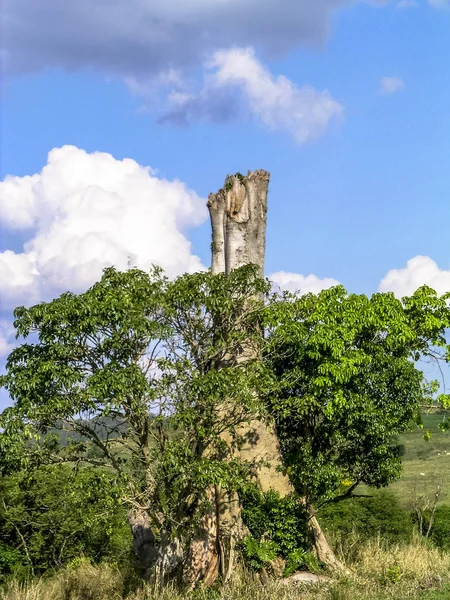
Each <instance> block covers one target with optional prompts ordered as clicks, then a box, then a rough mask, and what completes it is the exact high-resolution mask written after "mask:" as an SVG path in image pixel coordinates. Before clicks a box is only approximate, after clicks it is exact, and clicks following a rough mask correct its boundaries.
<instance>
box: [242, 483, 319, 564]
mask: <svg viewBox="0 0 450 600" xmlns="http://www.w3.org/2000/svg"><path fill="white" fill-rule="evenodd" d="M242 500H243V510H242V516H243V519H244V522H245V524H246V525H247V527H248V529H249V530H250V533H251V537H250V538H248V539H247V540H246V543H245V546H244V556H245V557H246V559H247V563H248V564H249V566H250V567H251V568H254V569H259V568H261V567H263V566H264V564H266V563H267V562H269V561H270V560H273V559H274V558H276V557H281V558H283V559H285V560H286V561H287V565H288V566H289V570H290V571H293V570H295V569H296V568H300V567H301V566H308V561H309V558H310V557H309V553H308V552H307V549H308V535H307V532H306V512H305V508H304V507H303V506H302V504H301V503H300V502H299V499H298V497H297V496H296V495H295V494H290V495H289V496H286V497H284V498H280V496H279V494H278V493H277V492H274V491H269V492H266V493H261V492H260V491H258V490H255V489H252V490H250V491H247V492H246V493H245V494H244V496H243V498H242ZM294 565H295V568H294Z"/></svg>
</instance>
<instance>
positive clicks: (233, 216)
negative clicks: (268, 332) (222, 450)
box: [187, 171, 291, 587]
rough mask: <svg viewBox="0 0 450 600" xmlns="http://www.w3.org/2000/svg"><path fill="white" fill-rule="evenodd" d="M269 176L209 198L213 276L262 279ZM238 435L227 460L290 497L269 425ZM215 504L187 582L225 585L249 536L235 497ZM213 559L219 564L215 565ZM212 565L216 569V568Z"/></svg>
mask: <svg viewBox="0 0 450 600" xmlns="http://www.w3.org/2000/svg"><path fill="white" fill-rule="evenodd" d="M268 185H269V173H267V171H255V172H254V173H252V172H249V173H248V175H247V177H243V176H242V175H239V174H238V175H235V176H231V177H230V176H228V177H227V179H226V180H225V185H224V187H223V188H222V189H220V190H219V191H218V192H217V193H216V194H210V195H209V198H208V208H209V212H210V217H211V226H212V244H211V251H212V273H213V274H218V273H226V274H227V275H228V274H229V273H230V272H231V271H232V270H233V269H237V268H239V267H242V266H244V265H249V264H253V265H257V266H258V267H259V273H260V276H261V277H262V276H263V275H264V256H265V246H266V214H267V191H268ZM255 357H256V350H255V349H254V348H252V347H251V346H250V344H248V347H245V348H242V352H241V353H240V354H239V356H233V357H227V362H228V364H229V361H230V358H231V360H232V361H233V362H234V363H235V364H242V363H243V362H244V361H248V360H253V359H254V358H255ZM236 433H237V435H238V436H239V437H240V438H241V439H245V440H247V441H245V442H244V444H243V445H242V447H241V448H240V449H239V451H237V450H236V449H232V446H233V445H232V443H231V436H229V435H227V434H224V439H225V440H226V441H227V443H228V446H229V448H230V454H229V458H232V456H233V453H236V452H238V453H239V456H240V457H241V458H242V459H243V460H244V461H246V462H249V463H252V464H257V463H259V462H264V463H265V465H264V466H260V465H258V466H257V468H256V470H255V478H256V480H257V482H258V483H259V485H260V487H261V489H262V491H267V490H269V489H271V488H272V489H275V490H276V491H278V492H279V493H280V495H281V496H284V495H286V494H287V493H289V492H290V491H291V487H290V483H289V479H288V478H287V476H285V475H284V474H283V473H282V472H281V470H279V469H278V467H281V455H280V451H279V448H278V440H277V437H276V434H275V430H274V428H273V427H272V426H271V425H268V424H267V423H265V422H263V421H261V420H258V419H255V420H254V421H253V422H251V423H250V424H247V425H245V426H244V425H242V426H240V427H238V431H237V432H236ZM208 494H209V495H210V496H211V497H213V498H214V502H215V506H216V515H217V516H216V519H215V520H213V519H212V517H211V518H209V519H207V522H206V521H205V523H204V524H203V525H204V526H203V528H201V531H200V532H199V534H198V536H197V537H196V539H194V541H193V542H192V544H191V548H190V551H189V567H188V569H187V575H188V582H189V584H190V585H191V587H192V586H193V585H195V582H197V581H199V580H200V579H203V578H206V579H208V581H210V582H211V581H212V580H213V579H214V574H218V573H220V574H221V576H222V578H223V579H224V580H225V581H226V580H227V579H229V578H230V576H231V574H232V571H233V566H234V557H235V546H236V542H237V541H239V540H240V539H242V538H244V537H245V535H247V533H248V531H247V530H246V527H245V525H244V523H243V521H242V517H241V507H240V503H239V498H238V495H237V494H236V493H235V492H229V491H227V490H223V489H221V488H220V487H218V486H216V487H215V488H211V489H210V490H209V491H208ZM217 558H218V559H219V561H218V565H217ZM216 565H217V566H216Z"/></svg>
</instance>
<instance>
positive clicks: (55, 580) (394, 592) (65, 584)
mask: <svg viewBox="0 0 450 600" xmlns="http://www.w3.org/2000/svg"><path fill="white" fill-rule="evenodd" d="M352 543H353V544H354V545H353V546H352ZM352 543H351V544H350V545H349V548H350V547H353V550H352V556H353V558H348V557H347V564H348V565H349V566H350V567H351V569H352V571H353V574H352V575H351V576H349V577H346V578H342V579H338V580H335V581H332V582H329V583H325V584H321V585H314V586H306V585H303V586H299V585H295V584H286V583H282V582H280V581H272V582H270V583H269V585H267V586H263V585H262V584H261V583H260V581H259V579H258V578H257V577H255V576H253V575H251V574H245V573H244V572H240V573H239V574H238V575H236V577H235V578H234V581H233V582H232V583H230V584H227V585H225V586H223V587H222V588H221V589H220V590H219V589H212V590H206V589H205V590H201V589H200V590H197V591H196V592H195V593H193V594H187V593H183V592H180V591H177V590H176V589H174V588H171V587H169V588H166V589H164V590H160V591H158V590H155V589H152V588H151V587H150V586H146V585H144V584H141V583H138V582H137V581H135V585H134V586H131V589H130V590H129V591H128V592H127V591H126V588H127V583H126V579H125V578H124V576H123V575H122V574H121V573H120V571H119V570H118V569H117V568H114V567H113V566H108V565H103V566H92V565H89V564H86V563H85V564H83V563H81V564H78V566H76V567H74V568H67V569H63V570H61V571H60V572H58V573H57V574H56V575H55V576H53V577H51V578H47V579H40V580H37V581H35V582H33V583H30V584H25V585H21V584H19V583H17V582H15V581H12V582H10V584H9V586H7V587H6V588H5V589H4V590H3V592H0V600H125V599H126V600H183V599H186V598H192V600H294V599H301V600H388V599H390V600H394V599H395V600H403V599H404V600H406V599H416V600H422V599H423V600H450V554H443V553H440V552H439V551H438V550H436V549H435V548H432V547H431V546H430V545H428V544H426V543H424V541H423V540H420V539H419V538H417V539H414V540H413V541H412V542H411V543H410V544H408V545H403V546H396V547H391V548H389V549H388V548H386V547H385V546H384V545H383V543H382V542H381V540H375V541H371V542H366V543H364V542H362V541H361V540H358V539H356V538H355V539H354V540H352ZM355 548H356V551H355ZM128 587H130V586H129V584H128Z"/></svg>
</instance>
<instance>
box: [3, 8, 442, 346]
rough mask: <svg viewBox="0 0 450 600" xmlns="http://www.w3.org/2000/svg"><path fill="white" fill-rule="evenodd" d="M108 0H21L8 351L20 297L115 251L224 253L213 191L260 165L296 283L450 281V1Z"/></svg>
mask: <svg viewBox="0 0 450 600" xmlns="http://www.w3.org/2000/svg"><path fill="white" fill-rule="evenodd" d="M93 6H94V5H93V4H92V2H88V1H87V0H77V2H75V1H74V0H67V2H65V3H64V4H63V5H62V4H61V3H59V2H57V0H41V2H39V6H38V7H37V5H36V4H35V3H32V0H5V2H4V4H3V9H2V10H3V13H4V14H3V27H4V32H3V47H2V58H3V76H4V84H3V88H2V92H1V93H2V115H1V142H0V150H1V163H0V179H1V180H2V181H3V183H0V225H1V237H0V293H1V312H0V355H1V354H3V355H6V354H7V352H8V351H9V350H10V348H11V347H12V346H11V344H12V343H13V336H12V333H13V332H12V329H11V326H10V322H11V310H12V308H13V306H15V305H18V304H24V303H25V304H29V303H31V302H33V301H40V300H42V299H44V300H45V299H49V298H51V297H54V296H56V295H57V294H59V293H61V292H62V291H64V290H65V289H67V288H68V287H70V288H72V289H73V290H74V291H80V290H82V289H83V288H85V287H87V286H88V285H89V284H90V283H91V282H92V281H93V280H95V279H96V278H97V277H98V275H99V273H101V269H102V268H103V267H104V266H105V265H106V264H116V265H117V266H118V267H123V266H124V264H125V263H124V261H126V258H127V257H128V256H130V255H131V256H133V260H135V262H136V264H137V265H138V266H141V267H142V268H146V267H147V266H148V265H149V264H151V263H152V262H158V263H159V264H162V266H164V267H165V268H166V269H167V270H168V272H169V273H170V274H171V275H176V274H177V273H181V272H183V271H186V270H195V269H196V268H199V267H201V266H208V264H209V235H210V233H209V223H208V221H207V214H206V212H205V209H204V202H205V199H206V197H207V194H208V193H209V192H212V191H216V190H217V189H218V188H219V187H220V186H221V185H222V184H223V180H224V177H225V175H226V174H227V173H234V172H236V171H241V172H246V171H247V170H248V169H251V170H253V169H258V168H263V169H266V170H269V171H270V172H271V183H270V197H269V218H268V246H267V259H266V273H267V274H268V275H271V276H272V275H273V276H274V277H273V278H274V280H276V281H278V283H279V284H280V285H282V286H284V287H288V288H291V289H292V288H301V289H304V290H306V291H308V290H312V291H317V290H318V289H320V288H321V287H327V286H329V285H332V284H333V283H335V282H336V281H339V282H341V283H343V284H344V285H345V286H346V287H347V289H349V290H350V291H352V292H360V293H367V294H370V293H373V292H375V291H377V290H378V289H381V290H388V289H389V290H392V291H394V292H395V293H396V294H398V295H403V294H408V293H411V292H412V291H413V290H414V289H415V288H416V287H418V286H419V285H421V284H423V283H428V284H430V285H432V286H433V287H435V288H436V289H437V290H438V291H439V292H443V291H444V290H446V289H450V271H449V269H450V241H449V239H450V238H449V235H448V224H449V223H450V201H449V200H450V194H449V191H450V169H449V168H448V160H449V157H450V111H449V110H448V107H449V106H450V78H449V74H448V64H449V59H450V45H449V39H450V2H448V1H447V0H417V2H414V1H409V0H408V1H406V0H403V1H400V2H399V1H398V0H392V1H389V0H387V1H382V0H378V1H375V0H374V1H372V2H370V1H368V2H363V1H356V0H355V1H350V0H348V1H346V0H297V2H293V0H276V1H275V0H265V1H261V0H260V1H259V2H256V0H239V1H238V0H220V1H218V2H214V3H213V2H210V1H207V0H183V1H181V0H167V2H165V3H164V5H162V4H161V3H159V2H156V0H117V1H116V2H115V3H114V4H111V3H109V2H101V3H97V4H95V10H93V9H92V7H93ZM304 86H307V87H306V88H305V87H304ZM51 151H53V152H52V154H51V155H50V157H48V155H49V152H51ZM99 152H100V153H102V154H95V153H99ZM123 159H131V160H132V161H135V163H132V162H131V161H125V162H124V163H123V162H121V161H123ZM147 166H148V167H151V169H152V170H150V171H145V169H144V168H143V167H147ZM43 169H44V171H42V170H43ZM30 176H33V178H32V179H30ZM176 181H178V183H176ZM408 261H409V262H408ZM388 273H389V275H388V276H387V274H388ZM307 276H312V277H308V278H306V279H305V277H307Z"/></svg>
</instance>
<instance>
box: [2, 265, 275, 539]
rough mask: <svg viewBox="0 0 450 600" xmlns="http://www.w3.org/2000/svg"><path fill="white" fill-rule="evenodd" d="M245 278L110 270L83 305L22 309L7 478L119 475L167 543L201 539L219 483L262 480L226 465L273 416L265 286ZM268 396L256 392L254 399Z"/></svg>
mask: <svg viewBox="0 0 450 600" xmlns="http://www.w3.org/2000/svg"><path fill="white" fill-rule="evenodd" d="M256 273H257V270H256V269H255V268H253V267H246V268H243V269H239V270H236V271H234V272H233V273H232V274H231V275H230V276H225V274H223V275H216V276H213V275H211V274H210V273H197V274H193V275H185V276H182V277H179V278H178V279H177V280H175V281H173V282H169V281H168V280H167V279H166V278H165V277H163V276H162V274H161V272H160V271H159V270H157V269H155V270H153V271H152V272H151V273H150V274H146V273H143V272H141V271H139V270H137V269H132V270H129V271H127V272H125V273H120V272H117V271H116V270H115V269H113V268H110V269H106V270H105V272H104V275H103V277H102V279H101V281H99V282H98V283H96V284H95V285H94V286H92V287H91V288H90V289H89V290H87V291H86V292H85V293H83V294H79V295H75V294H70V293H67V294H63V295H62V296H61V297H59V298H57V299H55V300H53V301H51V302H49V303H42V304H39V305H36V306H33V307H31V308H29V309H26V308H24V307H20V308H18V309H16V311H15V316H16V321H15V327H16V330H17V333H18V334H19V335H21V336H23V337H25V338H27V337H29V336H31V335H32V334H33V335H34V336H35V339H34V340H33V342H28V341H27V342H26V343H24V344H22V345H21V346H19V347H18V348H16V349H15V350H13V352H12V353H11V355H10V356H9V358H8V361H7V373H6V375H4V376H2V377H1V384H2V385H3V386H4V387H6V389H7V390H8V392H9V393H10V395H11V397H12V399H13V400H14V405H13V406H12V407H10V408H8V409H6V410H5V411H4V412H3V413H2V415H1V418H0V426H1V427H3V428H4V431H3V433H2V434H1V435H0V469H2V470H3V472H5V473H6V472H8V470H9V471H14V470H15V469H17V467H18V466H20V467H27V468H32V467H33V465H40V464H46V463H52V462H65V463H70V462H72V463H74V464H80V463H81V464H82V465H86V464H93V465H103V466H105V467H107V468H109V469H113V470H114V471H115V473H116V475H117V477H118V480H119V481H120V482H121V489H122V490H126V493H125V492H124V498H125V500H127V501H129V503H130V504H131V506H133V507H135V506H136V505H138V506H146V507H150V508H149V509H148V511H149V516H150V519H151V522H152V525H153V526H154V528H155V531H157V532H159V533H161V535H162V534H163V533H165V534H167V535H169V536H173V535H181V536H186V535H189V532H190V531H191V530H192V529H193V528H194V526H195V523H196V519H197V520H198V518H199V517H200V516H201V514H202V511H203V509H204V490H205V489H207V488H208V486H209V485H211V484H221V485H222V486H224V487H226V488H227V489H238V488H239V487H240V486H241V485H242V484H243V482H245V480H246V478H247V474H248V471H249V469H250V467H254V465H246V464H243V463H241V462H240V461H238V460H237V459H233V460H231V459H230V460H224V458H225V457H226V456H228V455H229V454H230V450H231V449H230V448H229V447H228V446H227V444H226V443H225V442H224V441H223V437H222V434H223V432H224V431H227V432H228V434H229V435H230V437H231V440H232V442H231V443H232V445H233V446H239V444H240V443H242V440H241V439H240V438H239V435H238V428H239V427H240V426H241V425H242V424H243V423H245V422H248V421H249V420H250V419H251V418H252V417H253V416H254V415H260V414H262V413H263V412H264V405H263V403H261V401H260V399H259V393H258V391H259V390H260V389H262V388H264V387H267V386H268V385H269V383H270V373H269V371H268V370H267V368H266V366H265V364H264V363H263V362H262V361H260V360H257V359H255V360H250V361H246V362H245V363H242V364H239V365H237V361H236V359H234V358H232V359H230V358H227V360H225V358H226V357H237V356H239V354H240V353H241V352H242V347H243V345H244V344H247V345H251V346H252V347H253V348H254V349H255V351H256V353H258V352H259V349H260V347H261V345H262V342H263V337H262V330H261V326H260V321H261V312H262V310H263V303H262V298H263V296H264V294H266V293H267V291H268V289H269V288H268V284H267V282H265V281H263V280H260V279H258V277H257V276H256ZM255 392H256V393H255Z"/></svg>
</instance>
